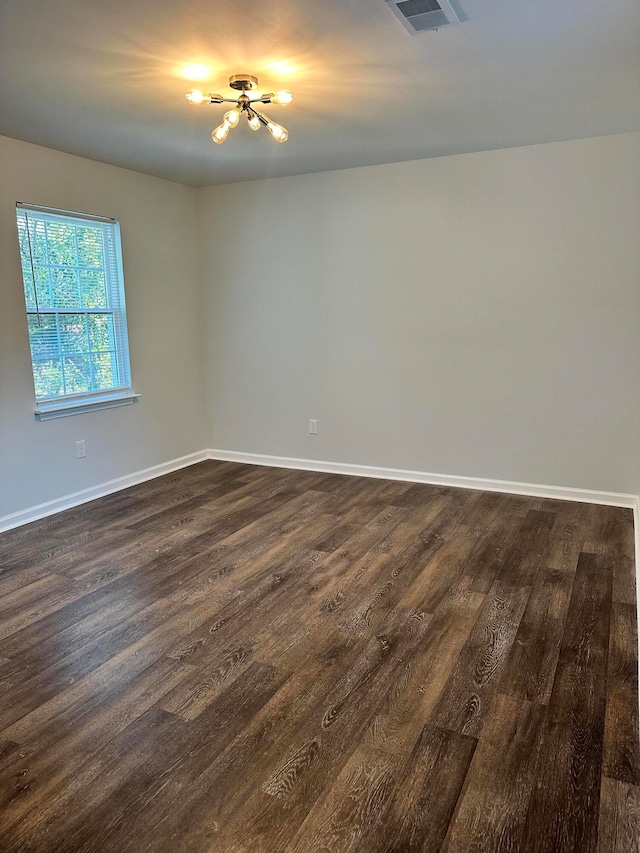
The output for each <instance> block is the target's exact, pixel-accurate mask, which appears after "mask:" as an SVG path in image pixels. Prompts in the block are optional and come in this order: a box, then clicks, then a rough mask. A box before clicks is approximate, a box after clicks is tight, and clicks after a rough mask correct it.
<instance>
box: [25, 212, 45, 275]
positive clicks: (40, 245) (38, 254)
mask: <svg viewBox="0 0 640 853" xmlns="http://www.w3.org/2000/svg"><path fill="white" fill-rule="evenodd" d="M29 237H30V239H31V253H32V255H33V262H34V263H36V264H46V262H47V233H46V229H45V225H44V222H38V221H35V222H34V220H33V219H32V218H31V216H29Z"/></svg>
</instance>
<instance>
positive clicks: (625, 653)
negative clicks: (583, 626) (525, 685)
mask: <svg viewBox="0 0 640 853" xmlns="http://www.w3.org/2000/svg"><path fill="white" fill-rule="evenodd" d="M606 704H607V711H606V717H605V729H604V747H603V749H604V753H603V759H602V766H603V772H604V775H605V776H609V777H610V778H611V779H617V780H618V781H620V782H627V783H628V784H630V785H640V743H639V740H640V732H639V730H638V726H637V724H636V722H637V719H638V623H637V619H636V610H635V607H634V605H632V604H620V603H618V602H615V601H614V602H613V605H612V608H611V629H610V641H609V658H608V666H607V699H606Z"/></svg>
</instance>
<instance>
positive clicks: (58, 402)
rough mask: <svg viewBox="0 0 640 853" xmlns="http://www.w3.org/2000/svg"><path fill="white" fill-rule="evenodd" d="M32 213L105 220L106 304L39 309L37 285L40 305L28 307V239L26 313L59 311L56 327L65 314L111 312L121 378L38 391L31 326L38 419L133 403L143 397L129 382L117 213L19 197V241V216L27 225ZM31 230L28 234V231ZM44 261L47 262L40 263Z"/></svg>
mask: <svg viewBox="0 0 640 853" xmlns="http://www.w3.org/2000/svg"><path fill="white" fill-rule="evenodd" d="M29 212H33V213H35V214H38V213H40V214H44V216H40V217H37V216H36V217H33V218H31V219H30V218H29ZM49 217H50V218H49ZM34 219H35V220H37V221H40V222H46V221H61V220H62V221H64V220H65V219H68V220H69V224H70V225H79V224H81V222H94V223H97V224H101V225H102V226H103V227H102V228H101V229H100V231H101V235H102V241H103V260H104V267H103V268H104V273H105V288H106V294H107V307H105V308H96V307H91V308H87V307H85V306H84V305H83V304H82V300H81V302H80V304H78V305H77V306H75V307H73V306H69V307H65V308H64V309H60V308H59V307H53V306H51V307H47V308H44V309H40V307H39V305H38V303H37V291H35V290H34V292H35V294H36V309H35V310H33V309H32V308H31V307H30V305H29V301H28V299H27V287H28V286H29V284H30V282H29V278H30V277H33V276H34V271H35V266H34V257H33V252H32V248H31V244H29V263H30V264H31V271H30V272H29V270H26V269H25V267H24V265H23V255H22V251H21V252H20V269H21V279H22V290H23V297H24V299H25V310H26V318H27V321H28V322H29V318H30V317H32V316H38V317H40V316H49V317H55V318H56V329H58V328H59V319H58V318H59V317H60V316H61V315H64V314H69V315H83V316H84V317H88V316H90V315H108V316H110V317H111V318H112V328H113V338H112V339H113V350H109V351H112V352H113V354H114V356H115V362H116V370H117V379H118V384H117V385H114V386H111V387H109V388H102V389H93V390H89V391H72V392H69V393H64V394H59V395H57V396H47V397H38V394H37V389H36V376H35V365H36V361H37V360H36V361H34V357H33V350H32V346H31V331H29V350H30V358H31V369H32V374H33V382H34V395H35V400H36V408H35V416H36V418H37V419H38V420H48V419H49V418H57V417H64V416H66V415H75V414H81V413H84V412H89V411H95V410H97V409H106V408H113V407H115V406H124V405H129V404H131V403H133V402H135V401H136V400H137V399H138V398H139V397H140V395H139V394H136V393H134V391H133V387H132V383H131V363H130V357H129V336H128V328H127V311H126V300H125V285H124V270H123V264H122V243H121V236H120V223H119V222H118V220H117V219H113V218H112V217H107V216H99V215H95V214H88V213H81V212H79V211H74V210H64V209H60V208H53V207H44V206H42V205H35V204H28V203H26V202H16V228H17V232H18V238H19V239H18V243H19V244H20V233H21V228H24V224H22V223H21V220H22V222H25V223H26V224H27V228H29V222H33V221H34ZM106 226H109V228H107V227H106ZM28 233H29V234H30V232H28ZM109 235H111V238H112V240H113V246H112V249H111V253H109V252H108V251H107V248H106V245H107V240H108V239H109ZM46 260H47V264H46V268H47V269H48V270H50V269H51V268H52V267H55V266H56V265H55V264H51V262H50V261H51V259H50V256H49V254H48V252H47V257H46ZM77 260H78V259H77V258H76V261H77ZM40 266H43V265H42V264H40ZM82 268H83V267H82V266H81V265H80V264H78V263H77V264H76V266H75V267H71V266H70V267H69V269H74V270H75V271H76V272H80V270H81V269H82ZM33 287H34V289H35V287H36V283H35V277H34V278H33ZM38 287H39V285H38ZM79 293H81V291H79ZM85 322H86V320H85ZM87 334H88V332H87ZM58 335H59V332H58ZM58 352H59V354H60V358H64V352H63V349H62V347H60V348H59V350H58ZM92 352H93V350H91V349H89V350H88V351H87V353H86V354H87V355H88V356H89V358H90V357H91V353H92ZM96 352H101V350H97V351H96ZM63 370H64V368H63Z"/></svg>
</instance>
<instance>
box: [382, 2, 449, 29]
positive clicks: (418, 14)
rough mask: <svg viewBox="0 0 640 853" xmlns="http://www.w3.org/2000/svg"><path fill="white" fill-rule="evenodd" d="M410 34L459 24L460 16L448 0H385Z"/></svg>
mask: <svg viewBox="0 0 640 853" xmlns="http://www.w3.org/2000/svg"><path fill="white" fill-rule="evenodd" d="M385 2H386V3H387V5H388V6H390V7H391V10H392V12H393V13H394V14H395V16H396V17H397V18H399V19H400V20H401V21H402V23H403V25H404V26H405V27H406V29H408V30H409V32H410V33H411V34H412V35H415V34H416V33H423V32H425V30H439V29H440V27H448V26H449V25H450V24H459V23H460V22H461V18H460V17H459V15H458V14H457V13H456V12H455V11H454V9H453V7H452V6H451V4H450V3H449V2H448V0H385Z"/></svg>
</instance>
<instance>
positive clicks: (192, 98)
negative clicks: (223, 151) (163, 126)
mask: <svg viewBox="0 0 640 853" xmlns="http://www.w3.org/2000/svg"><path fill="white" fill-rule="evenodd" d="M257 85H258V78H257V77H254V76H253V75H251V74H234V75H233V76H232V77H229V86H230V87H231V88H232V89H236V91H241V93H242V94H240V95H238V96H237V97H235V98H223V97H222V95H211V94H209V95H206V94H205V93H204V92H201V91H200V89H189V91H188V92H187V94H186V95H185V97H186V99H187V100H188V101H189V103H190V104H235V106H234V107H232V109H230V110H229V111H228V112H226V113H225V114H224V120H223V122H222V124H220V125H218V127H216V129H215V130H214V131H213V133H212V134H211V139H213V141H214V142H215V143H216V144H217V145H222V143H223V142H224V141H225V139H226V138H227V136H229V131H230V130H231V128H232V127H237V126H238V123H239V122H240V119H241V117H242V115H243V114H244V115H245V116H246V117H247V123H248V125H249V127H250V128H251V130H260V127H261V125H264V126H265V127H266V128H267V130H268V131H269V133H270V134H271V136H273V138H274V139H275V140H276V142H286V141H287V139H288V138H289V131H288V130H287V129H286V127H282V125H281V124H278V123H277V122H275V121H271V119H270V118H269V116H266V115H264V114H263V113H261V112H258V110H257V109H256V108H255V104H280V105H281V106H283V107H286V106H287V105H288V104H290V103H291V101H293V95H292V94H291V92H290V91H289V90H288V89H281V90H280V91H279V92H269V93H268V94H266V95H256V97H254V98H252V97H250V96H249V95H247V92H250V91H251V90H252V89H255V88H256V87H257Z"/></svg>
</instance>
